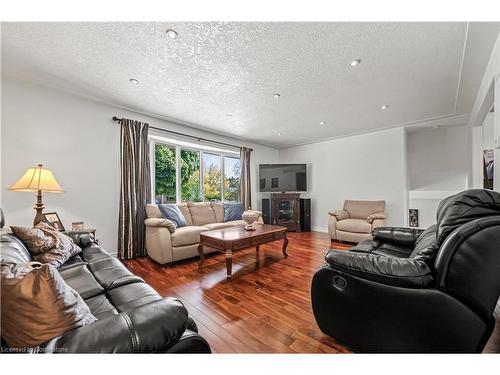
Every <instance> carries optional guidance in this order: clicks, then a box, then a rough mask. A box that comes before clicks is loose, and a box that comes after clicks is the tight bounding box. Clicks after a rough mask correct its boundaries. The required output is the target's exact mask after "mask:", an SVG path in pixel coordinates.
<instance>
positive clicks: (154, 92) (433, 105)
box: [2, 22, 500, 148]
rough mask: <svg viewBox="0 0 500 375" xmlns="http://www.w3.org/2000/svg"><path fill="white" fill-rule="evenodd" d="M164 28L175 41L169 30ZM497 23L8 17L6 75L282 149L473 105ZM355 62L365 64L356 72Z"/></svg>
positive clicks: (498, 27)
mask: <svg viewBox="0 0 500 375" xmlns="http://www.w3.org/2000/svg"><path fill="white" fill-rule="evenodd" d="M168 28H172V29H175V30H176V31H177V32H178V33H179V38H178V39H176V40H171V39H169V38H167V36H166V35H165V30H166V29H168ZM499 30H500V24H499V23H471V24H470V25H469V26H468V24H467V23H354V22H352V23H269V22H268V23H261V22H259V23H218V22H217V23H167V22H165V23H155V22H151V23H130V22H123V23H3V24H2V74H3V75H5V76H10V77H14V78H19V79H23V80H29V81H34V82H36V83H40V84H44V85H48V86H52V87H58V88H62V89H65V90H69V91H72V92H76V93H80V94H84V95H88V96H92V97H94V98H97V99H99V100H102V101H105V102H107V103H113V104H117V105H121V106H125V107H128V108H131V109H133V110H136V111H139V112H143V113H147V114H153V115H157V116H160V117H168V118H172V119H177V120H179V121H180V122H181V123H187V124H191V125H193V126H197V127H203V128H205V129H207V130H210V131H212V132H217V133H223V134H229V135H232V136H234V137H237V138H243V139H246V140H251V141H253V142H257V143H261V144H266V145H271V146H273V147H277V148H285V147H289V146H291V145H296V144H301V143H307V142H314V141H318V140H321V139H327V138H333V137H340V136H345V135H348V134H355V133H362V132H367V131H371V130H375V129H381V128H387V127H392V126H398V125H403V124H408V123H414V122H419V121H422V120H426V119H434V118H441V117H443V116H454V115H463V114H467V113H469V112H470V110H471V107H472V105H473V101H474V98H475V96H476V92H477V89H478V87H479V84H480V81H481V78H482V75H483V72H484V69H485V67H486V64H487V62H488V58H489V55H490V52H491V48H492V46H493V43H494V41H495V40H496V37H497V35H498V32H499ZM356 58H360V59H362V63H361V64H360V65H358V66H357V67H355V68H351V67H350V65H349V63H350V62H351V61H352V60H353V59H356ZM129 78H136V79H138V80H139V81H140V85H137V86H135V85H132V84H130V83H129ZM274 93H280V95H281V97H280V99H279V100H275V99H273V94H274ZM383 104H388V105H389V106H390V108H389V109H388V110H384V111H383V110H380V106H381V105H383ZM227 113H230V114H232V117H230V118H228V117H226V116H225V114H227ZM117 115H119V113H117ZM320 121H325V122H326V125H320V124H319V123H320ZM455 122H456V121H455ZM278 132H281V133H282V134H283V135H282V136H278V135H277V133H278Z"/></svg>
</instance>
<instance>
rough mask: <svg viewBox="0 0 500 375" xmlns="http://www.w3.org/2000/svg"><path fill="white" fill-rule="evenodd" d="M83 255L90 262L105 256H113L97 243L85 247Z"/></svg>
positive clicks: (107, 257)
mask: <svg viewBox="0 0 500 375" xmlns="http://www.w3.org/2000/svg"><path fill="white" fill-rule="evenodd" d="M81 256H82V258H83V259H84V260H85V261H86V262H89V263H90V262H93V261H95V260H100V259H104V258H106V259H109V258H112V256H111V255H109V254H108V253H107V252H106V251H104V250H103V249H101V248H100V247H99V246H96V245H93V246H89V247H85V248H83V249H82V254H81Z"/></svg>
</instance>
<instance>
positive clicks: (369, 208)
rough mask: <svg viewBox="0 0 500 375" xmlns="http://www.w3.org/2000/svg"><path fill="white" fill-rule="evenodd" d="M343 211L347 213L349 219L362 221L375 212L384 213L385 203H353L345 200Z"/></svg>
mask: <svg viewBox="0 0 500 375" xmlns="http://www.w3.org/2000/svg"><path fill="white" fill-rule="evenodd" d="M344 210H346V211H347V212H349V217H350V218H351V219H364V220H366V218H367V217H368V216H370V215H371V214H373V213H375V212H380V211H385V201H355V200H346V201H345V202H344Z"/></svg>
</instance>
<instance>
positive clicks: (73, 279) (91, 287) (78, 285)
mask: <svg viewBox="0 0 500 375" xmlns="http://www.w3.org/2000/svg"><path fill="white" fill-rule="evenodd" d="M58 271H59V273H60V274H61V276H62V278H63V279H64V281H65V282H66V283H67V284H68V285H69V286H70V287H72V288H73V289H74V290H76V291H77V292H78V294H80V296H81V297H82V298H83V299H87V298H90V297H94V296H96V295H98V294H101V293H102V292H104V288H103V287H102V286H101V284H99V283H98V282H97V280H96V279H95V278H94V276H92V273H90V271H89V269H88V268H87V264H86V263H82V264H80V265H74V266H73V267H69V268H65V269H60V270H58Z"/></svg>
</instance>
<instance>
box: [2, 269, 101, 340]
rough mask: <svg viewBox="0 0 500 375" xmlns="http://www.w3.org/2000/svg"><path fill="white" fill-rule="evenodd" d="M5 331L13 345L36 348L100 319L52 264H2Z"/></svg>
mask: <svg viewBox="0 0 500 375" xmlns="http://www.w3.org/2000/svg"><path fill="white" fill-rule="evenodd" d="M0 272H1V281H2V283H1V288H2V289H1V292H2V293H1V296H2V301H1V304H0V306H1V314H2V321H1V330H2V338H3V339H4V340H5V342H6V343H7V344H8V345H9V347H11V348H32V347H36V346H38V345H40V344H41V343H43V342H45V341H47V340H50V339H51V338H53V337H57V336H60V335H62V334H64V333H65V332H68V331H71V330H73V329H75V328H78V327H82V326H84V325H86V324H90V323H92V322H94V321H96V320H97V319H96V318H95V317H94V315H92V313H91V312H90V309H89V307H88V306H87V305H86V304H85V302H84V301H83V299H82V297H80V295H79V294H78V293H77V292H75V291H74V290H73V289H72V288H71V287H69V286H68V285H67V284H66V283H65V282H64V280H63V278H62V277H61V275H60V274H59V272H57V270H56V269H55V268H54V267H53V266H52V265H50V264H44V265H42V266H41V267H39V268H35V267H31V266H30V265H28V264H26V265H19V264H15V263H2V264H1V270H0Z"/></svg>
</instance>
